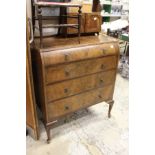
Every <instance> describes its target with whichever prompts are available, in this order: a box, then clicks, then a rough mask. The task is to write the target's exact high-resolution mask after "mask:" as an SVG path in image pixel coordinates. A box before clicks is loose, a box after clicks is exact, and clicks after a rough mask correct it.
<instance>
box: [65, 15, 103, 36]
mask: <svg viewBox="0 0 155 155" xmlns="http://www.w3.org/2000/svg"><path fill="white" fill-rule="evenodd" d="M69 15H71V16H74V15H76V13H69ZM67 23H68V24H76V23H77V21H76V20H75V19H73V18H67ZM101 24H102V17H101V15H100V13H97V12H92V13H82V15H81V34H89V33H99V32H100V31H101ZM76 33H77V30H76V29H71V28H67V34H76Z"/></svg>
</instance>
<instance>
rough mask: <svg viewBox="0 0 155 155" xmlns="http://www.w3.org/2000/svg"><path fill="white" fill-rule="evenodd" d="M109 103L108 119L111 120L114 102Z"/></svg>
mask: <svg viewBox="0 0 155 155" xmlns="http://www.w3.org/2000/svg"><path fill="white" fill-rule="evenodd" d="M107 103H108V104H109V110H108V117H109V118H110V117H111V110H112V107H113V104H114V100H111V101H108V102H107Z"/></svg>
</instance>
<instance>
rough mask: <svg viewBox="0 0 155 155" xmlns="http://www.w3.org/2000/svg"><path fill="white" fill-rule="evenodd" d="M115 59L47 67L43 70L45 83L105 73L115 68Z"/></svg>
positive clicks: (109, 58) (99, 59) (110, 57)
mask: <svg viewBox="0 0 155 155" xmlns="http://www.w3.org/2000/svg"><path fill="white" fill-rule="evenodd" d="M116 64H117V59H116V57H115V56H109V57H102V58H97V59H91V60H85V61H79V62H74V63H70V64H65V65H59V66H55V67H48V68H46V70H45V77H46V83H47V84H49V83H53V82H57V81H62V80H67V79H72V78H75V77H80V76H84V75H88V74H92V73H97V72H101V71H106V70H109V69H113V68H116Z"/></svg>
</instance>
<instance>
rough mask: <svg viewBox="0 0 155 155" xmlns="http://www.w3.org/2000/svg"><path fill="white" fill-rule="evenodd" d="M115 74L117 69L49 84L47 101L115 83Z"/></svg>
mask: <svg viewBox="0 0 155 155" xmlns="http://www.w3.org/2000/svg"><path fill="white" fill-rule="evenodd" d="M115 75H116V71H115V70H111V71H107V72H101V73H97V74H92V75H89V76H84V77H81V78H77V79H71V80H67V81H64V82H59V83H56V84H52V85H48V86H47V87H46V94H47V101H48V102H51V101H54V100H57V99H61V98H64V97H68V96H71V95H75V94H79V93H81V92H84V91H88V90H91V89H94V88H98V87H103V86H106V85H109V84H112V83H114V80H115Z"/></svg>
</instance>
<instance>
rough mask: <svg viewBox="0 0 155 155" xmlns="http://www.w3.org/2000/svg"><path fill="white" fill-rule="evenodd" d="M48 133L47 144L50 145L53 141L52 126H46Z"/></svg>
mask: <svg viewBox="0 0 155 155" xmlns="http://www.w3.org/2000/svg"><path fill="white" fill-rule="evenodd" d="M46 133H47V144H49V143H50V140H51V135H50V126H46Z"/></svg>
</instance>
